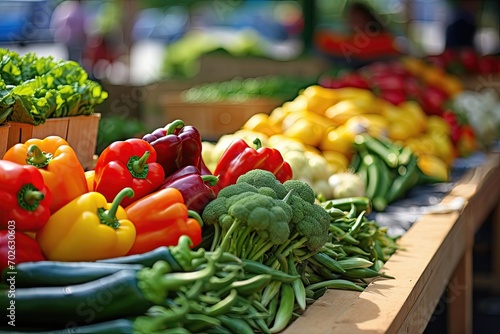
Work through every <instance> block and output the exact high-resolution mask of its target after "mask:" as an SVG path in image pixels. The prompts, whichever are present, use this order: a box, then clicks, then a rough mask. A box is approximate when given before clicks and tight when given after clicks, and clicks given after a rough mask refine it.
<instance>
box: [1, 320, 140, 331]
mask: <svg viewBox="0 0 500 334" xmlns="http://www.w3.org/2000/svg"><path fill="white" fill-rule="evenodd" d="M16 327H17V326H16ZM134 332H135V329H134V321H133V320H129V319H117V320H110V321H105V322H100V323H97V324H92V325H84V326H76V327H73V326H71V327H66V328H64V327H62V328H60V329H54V330H43V331H40V330H36V332H35V331H33V330H31V331H30V330H29V329H20V330H17V331H12V330H6V331H3V330H0V333H9V334H27V333H37V334H108V333H113V334H130V333H134Z"/></svg>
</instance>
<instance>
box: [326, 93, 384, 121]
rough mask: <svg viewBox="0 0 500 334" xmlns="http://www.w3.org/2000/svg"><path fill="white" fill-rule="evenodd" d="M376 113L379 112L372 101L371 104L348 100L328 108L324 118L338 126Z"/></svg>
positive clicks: (360, 100) (361, 100) (363, 101)
mask: <svg viewBox="0 0 500 334" xmlns="http://www.w3.org/2000/svg"><path fill="white" fill-rule="evenodd" d="M377 113H379V110H378V107H376V103H375V100H374V99H372V100H371V102H368V101H366V100H363V99H359V100H358V99H348V100H342V101H340V102H338V103H336V104H334V105H333V106H331V107H330V108H328V109H327V110H326V111H325V116H326V117H327V118H328V119H330V120H331V121H332V122H333V123H334V124H335V125H337V126H338V125H343V124H345V123H346V122H347V121H348V120H349V119H350V118H352V117H354V116H359V115H364V114H377Z"/></svg>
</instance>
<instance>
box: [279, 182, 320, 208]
mask: <svg viewBox="0 0 500 334" xmlns="http://www.w3.org/2000/svg"><path fill="white" fill-rule="evenodd" d="M283 186H284V187H285V189H286V190H287V191H290V190H293V194H294V195H296V196H299V197H300V198H302V199H303V200H304V201H306V202H308V203H311V204H312V203H314V201H315V199H316V196H315V195H314V190H313V189H312V188H311V186H310V185H309V184H307V183H306V182H303V181H299V180H288V181H285V183H283Z"/></svg>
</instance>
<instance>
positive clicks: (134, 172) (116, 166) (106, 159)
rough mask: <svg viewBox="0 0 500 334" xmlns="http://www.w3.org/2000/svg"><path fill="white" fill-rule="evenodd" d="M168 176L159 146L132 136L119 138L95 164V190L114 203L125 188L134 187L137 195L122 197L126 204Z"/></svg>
mask: <svg viewBox="0 0 500 334" xmlns="http://www.w3.org/2000/svg"><path fill="white" fill-rule="evenodd" d="M164 179H165V172H164V171H163V168H162V167H161V166H160V164H159V163H157V162H156V151H155V149H154V148H153V147H152V146H151V145H150V144H149V143H148V142H146V141H144V140H142V139H138V138H132V139H128V140H125V141H116V142H114V143H112V144H111V145H109V146H108V147H106V148H105V149H104V151H103V152H102V153H101V155H100V156H99V159H98V160H97V163H96V166H95V174H94V191H96V192H98V193H101V194H102V195H104V197H106V199H107V200H108V201H109V202H110V203H111V202H112V201H113V199H114V198H115V197H116V195H118V193H119V192H120V191H121V190H122V189H123V188H127V187H130V188H132V190H133V191H134V193H135V196H134V197H133V198H129V197H126V198H124V199H123V200H122V202H121V205H122V206H123V207H126V206H127V205H129V204H130V203H132V202H134V201H136V200H138V199H140V198H142V197H144V196H146V195H148V194H149V193H151V192H153V191H154V190H156V189H158V187H159V186H160V185H161V184H162V182H163V180H164Z"/></svg>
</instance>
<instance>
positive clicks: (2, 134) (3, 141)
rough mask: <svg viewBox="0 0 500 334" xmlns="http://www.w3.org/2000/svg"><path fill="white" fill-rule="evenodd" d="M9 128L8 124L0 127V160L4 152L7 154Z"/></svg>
mask: <svg viewBox="0 0 500 334" xmlns="http://www.w3.org/2000/svg"><path fill="white" fill-rule="evenodd" d="M9 128H10V124H9V123H5V124H2V125H0V159H1V158H2V157H3V155H4V154H5V152H7V143H8V140H9Z"/></svg>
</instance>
